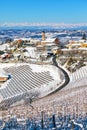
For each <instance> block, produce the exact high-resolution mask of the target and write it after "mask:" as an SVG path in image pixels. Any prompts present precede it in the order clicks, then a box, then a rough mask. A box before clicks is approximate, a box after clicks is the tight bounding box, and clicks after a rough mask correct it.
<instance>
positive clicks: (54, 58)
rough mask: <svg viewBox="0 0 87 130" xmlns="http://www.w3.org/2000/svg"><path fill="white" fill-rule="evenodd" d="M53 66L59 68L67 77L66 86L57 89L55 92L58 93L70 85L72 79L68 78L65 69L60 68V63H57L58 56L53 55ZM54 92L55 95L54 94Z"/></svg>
mask: <svg viewBox="0 0 87 130" xmlns="http://www.w3.org/2000/svg"><path fill="white" fill-rule="evenodd" d="M52 60H53V65H54V66H56V67H57V68H59V69H60V70H61V71H62V72H63V74H64V76H65V82H64V84H62V86H60V87H59V88H58V89H56V90H55V91H54V92H56V91H59V90H61V89H62V88H63V87H65V86H66V85H67V84H68V83H69V81H70V78H69V76H68V74H67V72H66V71H65V70H64V69H62V68H61V67H60V66H58V63H57V61H56V55H53V59H52ZM54 92H53V93H54Z"/></svg>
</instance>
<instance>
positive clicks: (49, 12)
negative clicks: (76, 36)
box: [0, 0, 87, 23]
mask: <svg viewBox="0 0 87 130" xmlns="http://www.w3.org/2000/svg"><path fill="white" fill-rule="evenodd" d="M5 22H40V23H41V22H42V23H43V22H47V23H63V22H64V23H86V22H87V0H0V23H5Z"/></svg>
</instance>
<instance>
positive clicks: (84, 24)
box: [0, 22, 87, 30]
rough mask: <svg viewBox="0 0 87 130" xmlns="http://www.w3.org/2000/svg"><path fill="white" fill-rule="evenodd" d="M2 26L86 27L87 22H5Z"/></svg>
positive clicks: (0, 25) (0, 26) (39, 27)
mask: <svg viewBox="0 0 87 130" xmlns="http://www.w3.org/2000/svg"><path fill="white" fill-rule="evenodd" d="M0 28H32V29H33V28H34V29H35V28H38V29H41V28H54V29H67V28H70V29H86V30H87V23H78V24H66V23H28V22H26V23H3V24H0Z"/></svg>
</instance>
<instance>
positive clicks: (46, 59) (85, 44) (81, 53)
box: [0, 31, 87, 72]
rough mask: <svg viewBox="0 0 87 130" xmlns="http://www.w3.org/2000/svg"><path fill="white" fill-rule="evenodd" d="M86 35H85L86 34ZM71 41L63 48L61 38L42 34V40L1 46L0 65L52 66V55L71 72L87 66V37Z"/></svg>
mask: <svg viewBox="0 0 87 130" xmlns="http://www.w3.org/2000/svg"><path fill="white" fill-rule="evenodd" d="M84 35H85V34H84ZM84 35H83V37H82V39H80V40H73V39H71V40H69V41H68V42H67V43H66V44H64V45H63V46H62V45H61V42H60V39H59V38H49V37H47V36H46V33H45V32H44V31H43V32H42V39H41V40H40V39H34V38H33V39H32V38H18V39H14V40H13V41H11V40H8V41H6V42H5V43H4V44H3V43H1V44H0V63H23V62H26V63H37V64H52V54H54V55H56V56H57V61H58V63H60V64H61V65H64V66H65V67H66V68H67V69H68V70H69V71H70V72H73V71H75V70H76V69H78V68H80V67H81V66H85V65H86V64H87V41H86V36H84Z"/></svg>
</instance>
